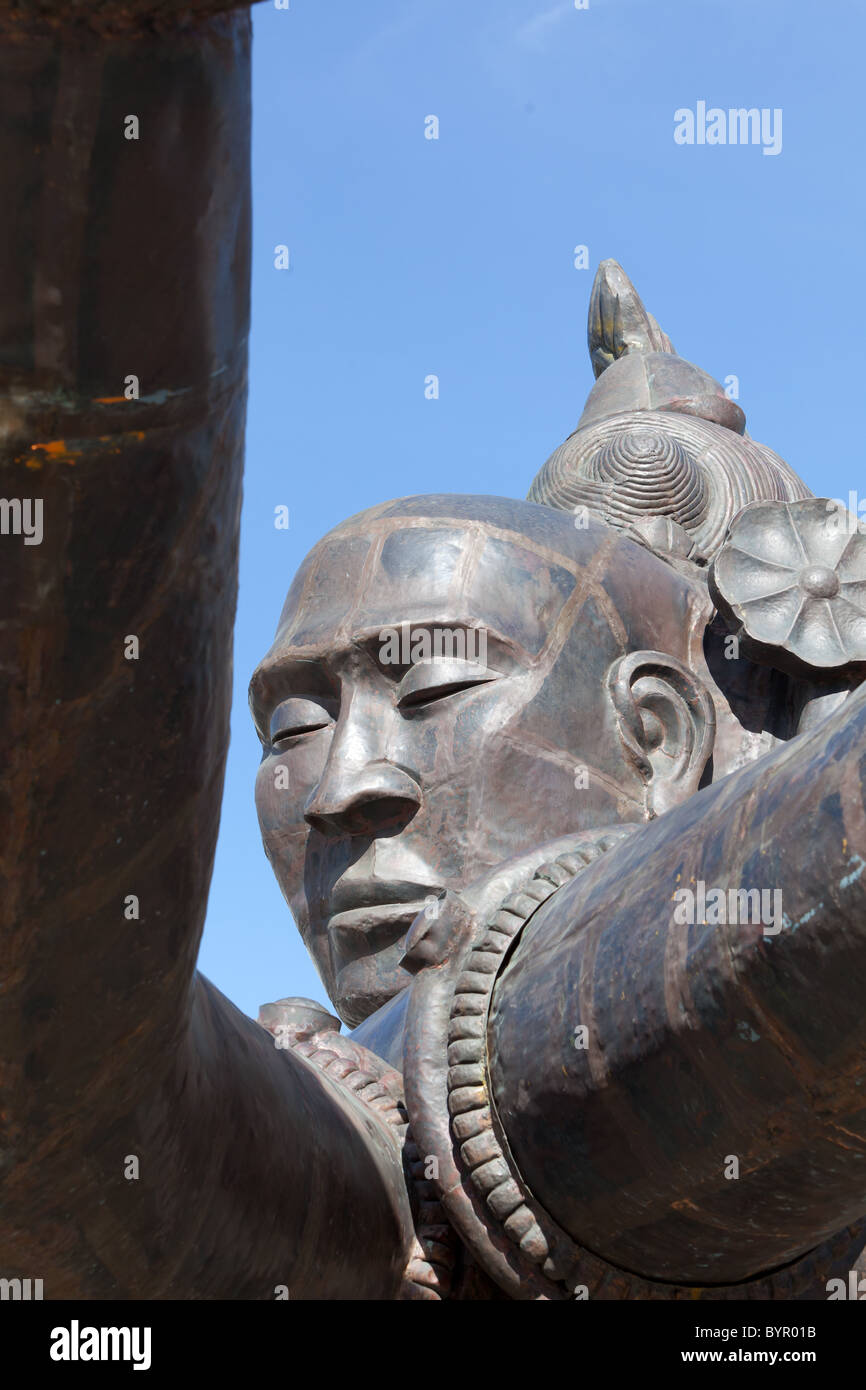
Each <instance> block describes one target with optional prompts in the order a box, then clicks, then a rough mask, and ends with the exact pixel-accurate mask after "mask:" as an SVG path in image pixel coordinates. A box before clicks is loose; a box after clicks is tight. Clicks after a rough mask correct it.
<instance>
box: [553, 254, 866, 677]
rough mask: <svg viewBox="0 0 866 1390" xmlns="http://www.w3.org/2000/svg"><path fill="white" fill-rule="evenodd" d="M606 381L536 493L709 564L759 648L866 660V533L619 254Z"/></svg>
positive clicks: (608, 266)
mask: <svg viewBox="0 0 866 1390" xmlns="http://www.w3.org/2000/svg"><path fill="white" fill-rule="evenodd" d="M588 341H589V353H590V358H591V360H592V365H593V369H594V371H595V374H596V378H597V380H596V383H595V385H594V386H593V388H592V390H591V391H590V394H589V399H588V400H587V403H586V407H585V409H584V412H583V415H582V416H581V418H580V421H579V422H578V426H577V429H576V430H575V431H574V433H573V434H571V435H569V437H568V439H567V440H566V441H565V443H564V444H561V445H560V447H559V448H558V449H556V450H555V451H554V452H553V453H552V454H551V456H550V458H549V459H548V460H547V462H546V463H545V464H544V466H543V468H542V469H541V470H540V472H539V473H538V474H537V476H536V477H535V479H534V481H533V483H532V486H531V488H530V490H529V494H528V496H529V500H530V501H532V502H540V503H542V504H544V505H546V506H548V507H555V508H557V509H561V510H564V511H570V512H574V513H575V515H576V519H577V518H579V516H580V514H581V513H582V512H595V513H596V514H598V515H600V516H601V517H602V518H603V519H604V520H605V521H606V522H607V523H608V524H609V525H611V526H616V527H619V528H621V529H625V530H628V531H629V532H630V533H632V534H633V535H634V537H635V539H637V540H639V541H640V542H641V543H642V544H644V545H646V546H648V547H649V548H650V549H652V550H654V551H655V552H656V553H657V554H659V555H662V556H664V557H665V558H668V559H670V560H671V561H673V562H674V563H676V564H679V563H682V562H683V561H688V562H690V564H691V565H692V566H694V567H695V570H696V572H698V573H700V572H703V576H704V577H705V578H706V579H707V581H708V583H709V588H710V593H711V595H712V597H713V600H714V602H715V604H716V607H717V609H718V611H719V613H720V614H721V616H722V618H723V619H724V620H725V621H726V623H727V624H728V626H729V628H730V629H731V631H734V632H737V633H738V635H740V636H742V637H743V639H744V641H745V642H746V646H747V650H748V652H749V654H750V655H751V656H753V657H754V659H756V660H758V661H760V662H763V663H766V664H769V665H773V666H779V667H782V668H784V669H787V670H790V671H792V672H794V673H796V674H810V673H814V674H819V675H821V676H824V675H827V674H829V673H830V672H835V673H841V671H842V670H843V668H848V669H850V668H855V673H856V676H857V677H858V678H859V676H860V675H861V672H860V670H859V668H860V666H861V665H862V663H864V662H866V535H864V534H862V531H861V529H860V528H859V527H858V525H857V522H856V520H855V519H854V518H852V517H851V516H850V515H849V514H848V513H847V512H846V511H845V510H844V509H843V508H842V506H841V504H838V503H836V502H834V501H833V500H832V499H830V500H828V499H825V498H815V497H813V495H812V493H811V492H810V491H809V489H808V488H807V487H806V486H805V485H804V483H803V482H802V481H801V480H800V479H799V478H798V477H797V475H796V473H795V472H794V471H793V469H792V468H790V467H789V466H788V464H787V463H785V461H784V459H782V458H780V457H779V455H778V454H776V453H774V452H773V450H772V449H769V448H767V446H766V445H764V444H758V443H756V441H755V440H753V439H750V438H749V436H748V434H747V433H746V417H745V415H744V414H743V411H742V410H741V409H740V406H739V405H738V404H737V402H736V401H734V400H731V399H729V397H728V396H727V394H726V393H725V391H724V390H723V388H722V387H721V386H720V385H719V383H718V382H717V381H714V380H713V378H712V377H711V376H708V375H707V373H706V372H704V371H702V370H701V369H700V368H699V367H695V366H694V365H693V364H692V363H691V362H686V361H685V360H684V359H683V358H681V357H678V356H677V354H676V353H675V351H674V348H673V345H672V343H671V341H670V339H669V338H668V336H667V334H666V333H664V332H663V331H662V330H661V329H660V328H659V325H658V323H657V322H656V320H655V319H654V318H653V316H652V314H650V313H648V312H647V310H646V309H645V307H644V305H643V303H642V301H641V299H640V298H639V296H638V294H637V292H636V290H635V288H634V286H633V285H632V283H631V281H630V280H629V278H628V276H627V275H626V274H625V272H624V270H623V269H622V267H621V266H620V265H618V264H617V262H616V261H612V260H608V261H603V262H602V264H601V265H600V266H599V268H598V272H597V274H596V277H595V282H594V284H593V288H592V295H591V298H590V305H589V323H588Z"/></svg>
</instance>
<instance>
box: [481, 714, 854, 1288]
mask: <svg viewBox="0 0 866 1390" xmlns="http://www.w3.org/2000/svg"><path fill="white" fill-rule="evenodd" d="M698 881H703V883H704V884H705V885H706V888H707V891H709V890H710V889H711V888H716V887H719V888H723V889H725V890H727V889H731V888H734V889H740V888H743V889H755V888H757V889H765V888H769V889H774V888H779V889H781V890H782V901H783V912H784V919H783V923H782V926H781V930H778V931H775V930H774V927H773V926H772V925H771V926H770V928H769V930H768V931H766V934H765V930H766V929H765V928H763V927H762V926H761V925H760V924H756V925H732V924H726V925H716V926H711V925H707V926H702V925H700V924H696V925H691V926H689V925H679V924H678V923H677V922H676V921H675V919H674V913H675V910H676V909H677V907H678V906H679V907H680V913H681V914H682V913H683V911H684V903H683V899H675V896H674V895H675V893H676V891H677V890H679V889H683V888H689V887H690V888H692V889H693V890H696V889H697V884H698ZM864 1000H866V687H861V689H860V690H859V691H858V692H857V693H856V694H854V695H853V696H851V697H850V698H849V700H848V701H847V702H846V704H845V705H844V706H843V707H842V709H841V710H840V711H838V712H837V713H836V714H835V715H833V716H832V717H831V718H829V719H828V720H826V721H825V722H824V723H822V724H820V725H818V726H817V727H816V728H814V729H813V730H812V731H810V732H809V733H808V734H804V735H802V736H801V737H800V738H798V739H796V740H794V741H793V742H792V743H791V744H789V745H787V746H786V747H785V748H784V749H782V750H781V751H778V752H776V753H775V754H774V755H772V756H770V757H767V758H766V759H764V760H762V761H761V762H758V763H755V764H753V765H752V766H750V767H749V768H747V769H744V770H742V771H741V772H739V773H737V774H734V775H732V776H731V777H729V778H727V779H725V780H723V781H722V782H720V783H718V784H716V785H715V786H713V787H711V788H708V789H706V790H704V791H702V792H700V793H699V794H698V795H697V796H696V797H694V798H693V799H692V800H691V801H689V803H688V804H687V805H684V806H682V807H680V808H679V809H676V810H673V811H671V812H669V813H668V814H667V815H665V816H664V817H662V818H661V819H660V820H658V821H656V822H655V823H653V824H651V825H650V826H648V827H647V828H646V829H645V830H643V831H641V832H640V833H638V834H636V835H634V836H633V838H631V839H630V840H629V841H627V842H626V843H625V845H623V846H621V847H619V848H618V849H615V850H613V851H611V852H610V853H609V855H608V856H606V857H605V858H603V859H601V860H600V861H599V862H598V863H596V864H594V865H593V866H592V867H591V868H590V869H587V870H586V871H585V872H584V873H583V874H581V875H580V876H579V877H577V878H575V879H574V880H572V882H571V883H569V884H567V885H566V886H565V887H563V888H561V889H560V890H559V891H558V892H556V893H555V894H554V895H553V896H552V897H551V898H550V899H549V901H548V902H547V903H545V904H543V905H542V906H541V908H539V910H538V911H537V913H536V914H535V916H534V917H533V918H532V919H531V921H530V922H529V924H528V927H527V929H526V931H525V933H524V935H523V937H522V938H521V940H520V942H519V944H518V946H517V948H516V952H515V955H514V957H513V959H512V962H511V963H510V965H509V966H508V967H507V968H506V971H505V973H504V975H503V976H502V979H501V981H500V982H499V984H498V987H497V990H496V993H495V995H494V1001H493V1010H492V1017H491V1026H490V1033H489V1050H490V1055H491V1066H492V1085H493V1093H494V1097H495V1101H496V1106H497V1110H498V1113H499V1116H500V1118H501V1121H502V1123H503V1125H504V1127H505V1130H506V1133H507V1135H508V1140H509V1144H510V1146H511V1149H512V1152H513V1154H514V1157H515V1161H516V1162H517V1164H518V1167H519V1168H520V1170H521V1172H522V1174H523V1177H524V1178H525V1180H526V1181H527V1183H528V1185H529V1187H530V1189H531V1190H532V1192H533V1193H534V1195H535V1196H536V1197H537V1198H538V1200H539V1201H540V1202H541V1203H542V1204H543V1205H544V1206H545V1207H546V1208H547V1210H548V1211H549V1212H550V1213H551V1215H552V1216H554V1217H555V1218H556V1219H557V1220H558V1221H559V1223H560V1224H561V1225H562V1226H563V1227H565V1228H566V1229H567V1230H568V1231H569V1232H570V1233H571V1234H572V1236H573V1237H574V1238H575V1239H576V1240H578V1241H579V1242H581V1243H582V1244H584V1245H585V1246H588V1247H589V1248H590V1249H592V1250H594V1251H595V1253H596V1254H598V1255H601V1256H603V1257H605V1258H606V1259H607V1260H609V1261H610V1262H611V1263H613V1264H616V1265H618V1266H620V1267H621V1268H624V1269H627V1270H631V1271H633V1272H635V1273H638V1274H643V1275H645V1276H647V1277H651V1278H656V1279H661V1280H671V1281H673V1282H679V1283H692V1282H693V1283H714V1284H726V1283H732V1282H736V1281H740V1280H743V1279H746V1278H748V1277H750V1276H753V1275H756V1274H758V1273H762V1272H765V1271H766V1270H768V1269H769V1268H771V1267H774V1266H780V1265H784V1264H785V1263H787V1262H789V1261H790V1260H792V1259H793V1258H794V1257H795V1256H796V1255H798V1254H799V1253H801V1252H803V1251H805V1250H808V1249H810V1248H812V1247H814V1246H816V1245H818V1244H819V1243H820V1242H821V1241H822V1240H824V1239H825V1238H827V1237H829V1236H830V1235H831V1234H834V1233H835V1232H836V1231H838V1230H840V1229H841V1228H843V1227H844V1226H846V1225H848V1224H849V1223H851V1222H853V1221H855V1220H856V1219H858V1218H860V1217H862V1216H863V1215H864V1213H866V1008H864ZM584 1027H585V1029H586V1033H585V1034H584V1033H582V1032H581V1031H580V1030H581V1029H582V1028H584ZM708 1252H711V1253H710V1255H709V1256H708Z"/></svg>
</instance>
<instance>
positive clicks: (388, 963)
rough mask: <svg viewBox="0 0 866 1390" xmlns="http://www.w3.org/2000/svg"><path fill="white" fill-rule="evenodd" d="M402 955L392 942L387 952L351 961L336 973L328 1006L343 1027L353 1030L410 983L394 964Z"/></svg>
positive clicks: (407, 976)
mask: <svg viewBox="0 0 866 1390" xmlns="http://www.w3.org/2000/svg"><path fill="white" fill-rule="evenodd" d="M402 954H403V943H402V941H400V942H396V943H395V944H394V945H393V946H390V947H389V948H388V950H387V951H382V952H380V953H379V955H376V956H366V957H364V958H363V959H362V960H357V961H352V962H351V964H349V965H346V966H344V967H343V969H342V970H341V971H340V972H339V974H338V976H337V981H336V988H335V991H334V997H333V1001H332V1002H333V1004H334V1007H335V1009H336V1010H337V1013H338V1014H339V1015H340V1018H341V1019H342V1020H343V1022H344V1023H345V1024H346V1026H347V1027H349V1028H357V1026H358V1024H359V1023H363V1022H364V1019H365V1018H369V1017H370V1015H371V1014H374V1013H375V1012H376V1010H377V1009H381V1007H382V1005H383V1004H387V1003H388V1000H389V999H393V998H394V995H395V994H399V993H400V991H401V990H403V989H405V988H406V986H407V985H409V984H411V983H412V979H413V976H412V975H411V974H410V973H409V971H408V970H404V969H403V967H402V966H401V965H399V963H398V962H399V960H400V958H401V957H402ZM382 957H388V958H389V959H387V960H385V959H382Z"/></svg>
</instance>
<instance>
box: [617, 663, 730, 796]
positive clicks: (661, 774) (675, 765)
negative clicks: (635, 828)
mask: <svg viewBox="0 0 866 1390" xmlns="http://www.w3.org/2000/svg"><path fill="white" fill-rule="evenodd" d="M607 687H608V693H609V695H610V698H611V700H612V702H613V707H614V709H615V710H616V716H617V724H618V727H619V735H620V738H621V739H622V742H623V746H624V747H625V750H626V752H627V754H628V756H629V757H630V758H631V760H632V762H633V763H634V765H635V767H636V768H637V770H638V772H639V773H640V775H641V777H642V778H643V779H644V782H645V784H646V807H647V815H648V817H650V818H651V817H653V816H660V815H662V814H663V813H664V812H665V811H667V810H670V808H671V807H672V806H677V805H679V804H680V803H681V802H683V801H686V800H687V799H688V798H689V797H690V796H691V795H692V794H693V793H694V792H696V791H697V789H698V787H699V786H700V782H701V777H702V776H703V773H704V769H705V768H706V766H707V763H708V762H709V759H710V755H711V753H712V751H713V743H714V741H715V734H716V713H715V708H714V706H713V702H712V699H711V698H710V695H709V692H708V691H707V688H706V686H705V685H704V683H703V682H702V681H701V680H700V679H699V678H698V677H697V676H696V675H695V674H694V673H693V672H692V671H690V670H689V668H688V667H687V666H684V665H683V663H682V662H681V661H678V660H677V658H676V657H675V656H666V655H665V654H664V653H663V652H630V653H629V654H628V656H623V657H620V659H619V660H618V661H615V662H614V663H613V665H612V666H611V667H610V670H609V671H608V673H607Z"/></svg>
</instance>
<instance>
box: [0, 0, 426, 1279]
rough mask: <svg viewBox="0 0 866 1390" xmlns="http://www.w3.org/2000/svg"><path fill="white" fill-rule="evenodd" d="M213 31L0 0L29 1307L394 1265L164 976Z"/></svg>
mask: <svg viewBox="0 0 866 1390" xmlns="http://www.w3.org/2000/svg"><path fill="white" fill-rule="evenodd" d="M225 10H226V6H225V4H222V3H220V0H215V2H214V3H211V4H207V3H205V4H202V3H195V0H193V3H192V4H190V3H189V0H184V3H183V4H174V3H166V0H162V3H160V4H156V3H153V4H150V5H147V4H144V3H135V0H133V2H132V3H130V4H127V5H120V6H118V5H116V4H113V3H112V4H101V3H95V4H89V5H87V6H82V5H76V4H68V3H63V4H57V5H56V6H50V5H41V6H33V7H29V6H23V7H22V6H19V5H15V6H12V5H9V4H6V3H3V4H0V38H2V42H0V170H2V179H3V182H4V184H5V190H4V197H3V200H2V201H3V207H4V216H3V218H2V226H0V290H2V293H0V426H2V429H0V471H2V480H0V496H2V498H3V499H4V503H3V508H2V520H3V534H2V535H0V548H2V560H3V564H2V630H3V655H2V676H0V680H2V695H0V699H2V705H0V708H2V722H3V736H4V737H3V741H4V746H5V748H6V752H7V758H8V764H9V765H8V769H7V775H6V778H5V780H4V788H3V799H2V813H0V814H2V826H0V854H2V860H3V871H4V878H5V888H4V892H3V895H2V900H3V901H2V910H3V913H4V919H5V925H4V928H3V936H2V966H0V968H2V1020H0V1056H2V1058H3V1061H2V1071H0V1112H2V1120H0V1127H2V1135H0V1148H2V1151H3V1155H4V1162H3V1172H4V1183H3V1194H2V1200H0V1250H2V1252H3V1254H2V1260H3V1265H4V1269H3V1271H2V1272H3V1273H4V1274H9V1273H10V1272H11V1273H16V1272H17V1273H20V1274H22V1275H25V1276H26V1275H32V1276H35V1277H42V1278H43V1279H44V1283H45V1290H46V1295H45V1296H46V1297H57V1296H62V1295H66V1296H71V1297H78V1296H89V1297H93V1296H108V1297H112V1296H117V1295H133V1294H138V1295H140V1296H161V1295H165V1294H167V1293H170V1294H172V1295H173V1296H176V1297H184V1296H218V1295H222V1296H225V1297H233V1296H240V1297H270V1296H273V1287H274V1285H276V1284H286V1285H288V1287H289V1290H290V1292H291V1293H292V1294H293V1295H302V1296H311V1295H313V1294H315V1293H316V1292H321V1291H323V1290H327V1291H328V1292H329V1293H330V1294H331V1296H340V1295H341V1293H342V1294H343V1295H345V1296H348V1295H349V1294H351V1293H352V1292H354V1293H355V1294H357V1295H358V1296H365V1295H370V1294H371V1293H374V1294H375V1293H378V1294H382V1293H383V1292H384V1293H385V1295H386V1296H387V1295H388V1293H389V1291H390V1290H391V1288H392V1285H393V1280H394V1267H395V1265H396V1264H399V1261H400V1254H401V1240H402V1226H401V1222H402V1221H403V1219H404V1216H405V1212H404V1210H403V1207H402V1206H401V1198H400V1190H401V1189H402V1170H401V1168H400V1162H399V1155H397V1153H396V1149H395V1147H394V1146H393V1145H390V1146H389V1144H384V1143H383V1141H382V1139H381V1135H380V1134H379V1132H378V1131H377V1130H375V1127H372V1126H371V1125H370V1123H369V1121H368V1120H367V1118H366V1117H365V1116H364V1115H363V1114H362V1113H361V1112H360V1111H359V1110H358V1108H357V1106H356V1105H355V1104H354V1103H352V1102H350V1101H348V1100H346V1099H345V1098H340V1097H337V1095H336V1093H335V1091H334V1089H333V1087H332V1086H331V1084H330V1083H328V1082H327V1081H326V1080H325V1079H324V1078H322V1077H321V1076H319V1075H317V1074H316V1073H315V1072H314V1071H313V1070H312V1068H311V1067H310V1066H309V1065H308V1064H307V1063H306V1062H304V1061H303V1060H302V1059H300V1058H299V1057H296V1056H294V1055H293V1054H289V1053H284V1052H279V1051H277V1050H276V1049H275V1048H274V1045H273V1039H272V1038H271V1037H270V1036H269V1035H268V1034H266V1033H265V1032H264V1030H263V1029H261V1028H259V1027H258V1026H257V1025H256V1024H254V1023H253V1022H251V1021H250V1020H249V1019H246V1018H244V1017H243V1016H242V1015H241V1014H240V1013H238V1011H237V1010H235V1009H233V1008H232V1006H231V1005H230V1004H229V1003H228V1002H227V1001H226V1000H224V999H223V998H222V996H221V995H219V994H218V992H217V991H215V990H213V989H212V988H211V987H210V986H209V985H207V983H206V982H204V981H201V980H200V979H198V980H197V979H196V977H195V975H194V963H195V958H196V953H197V950H198V943H199V937H200V933H201V927H202V922H203V918H204V912H205V904H206V899H207V891H208V884H209V880H210V874H211V867H212V861H213V853H214V846H215V842H216V834H217V825H218V817H219V807H220V797H221V790H222V781H223V767H224V761H225V753H226V747H227V743H228V718H229V705H230V695H231V636H232V625H233V618H234V608H235V596H236V584H237V530H238V513H239V506H240V479H241V464H242V443H243V428H244V410H245V396H246V359H247V346H246V336H247V328H248V301H249V289H248V277H249V120H250V112H249V15H248V13H247V12H246V11H240V10H236V11H233V12H231V13H228V12H226V13H216V12H217V11H225ZM175 11H176V12H178V13H179V12H186V13H187V14H189V13H190V12H193V13H194V14H195V16H196V19H195V22H193V23H191V24H186V25H185V26H181V27H178V26H177V25H176V24H175V23H174V21H173V19H172V14H173V13H174V12H175ZM206 11H211V12H212V13H213V16H214V17H211V18H208V17H207V16H206V15H205V17H204V18H201V16H202V15H203V14H204V13H205V12H206ZM148 12H152V16H154V17H151V18H149V17H148ZM34 16H36V17H34ZM40 16H41V17H40ZM326 1156H327V1157H326ZM402 1201H403V1202H405V1195H404V1196H403V1198H402ZM349 1212H351V1215H352V1222H353V1224H352V1230H353V1231H354V1232H355V1233H356V1235H357V1239H355V1240H354V1243H350V1242H349V1240H348V1238H347V1236H346V1228H347V1226H348V1224H349V1223H348V1219H347V1214H348V1213H349Z"/></svg>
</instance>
